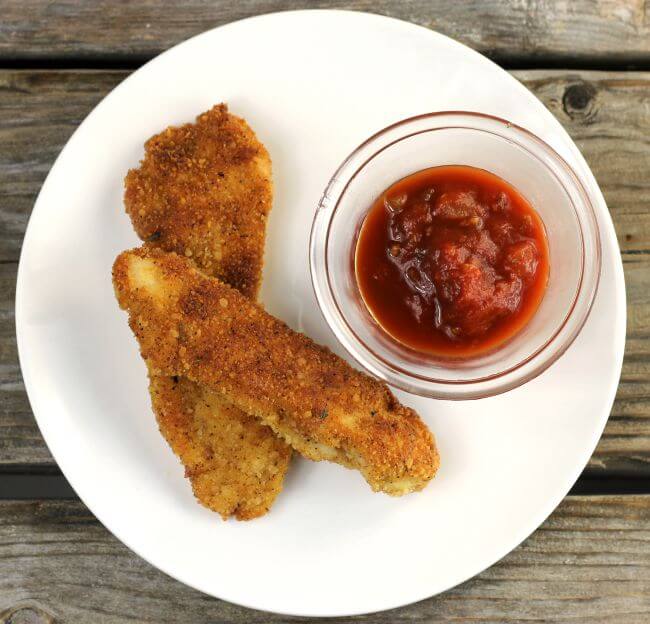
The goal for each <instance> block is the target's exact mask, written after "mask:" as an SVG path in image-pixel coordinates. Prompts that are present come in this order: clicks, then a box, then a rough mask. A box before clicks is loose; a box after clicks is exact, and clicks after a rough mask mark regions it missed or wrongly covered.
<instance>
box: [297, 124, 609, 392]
mask: <svg viewBox="0 0 650 624" xmlns="http://www.w3.org/2000/svg"><path fill="white" fill-rule="evenodd" d="M440 165H468V166H472V167H478V168H480V169H486V170H487V171H490V172H492V173H494V174H496V175H497V176H499V177H501V178H503V179H504V180H506V181H507V182H509V183H510V184H512V185H513V186H514V187H515V188H516V189H517V190H518V191H519V192H520V193H522V195H524V197H526V198H527V199H528V201H529V202H530V203H531V204H532V205H533V207H534V208H535V209H536V210H537V212H538V213H539V215H540V216H541V218H542V220H543V221H544V225H545V227H546V234H547V237H548V244H549V256H550V273H549V281H548V286H547V290H546V294H545V295H544V298H543V300H542V302H541V304H540V306H539V308H538V310H537V312H536V313H535V315H534V316H533V318H532V319H531V320H530V321H529V322H528V324H527V325H525V326H524V327H523V328H522V329H521V330H520V331H519V332H518V333H517V334H516V335H515V336H513V337H512V338H510V340H508V341H507V342H506V343H504V344H502V345H501V346H500V347H499V348H498V349H496V350H494V351H491V352H488V353H484V354H480V355H477V356H475V357H471V358H466V359H452V358H445V357H439V356H433V355H428V354H424V353H421V352H418V351H414V350H412V349H409V348H408V347H406V346H404V345H402V344H400V343H399V342H397V341H396V340H395V339H393V338H392V337H391V336H389V335H388V334H387V333H386V332H385V331H384V330H383V329H382V328H381V327H380V326H379V325H378V324H377V322H376V321H375V320H374V318H373V317H372V315H371V314H370V313H369V312H368V310H367V308H366V306H365V304H364V302H363V300H362V298H361V294H360V292H359V288H358V286H357V281H356V276H355V272H354V254H355V247H356V242H357V237H358V234H359V230H360V228H361V225H362V223H363V220H364V218H365V216H366V214H367V212H368V210H369V209H370V207H371V206H372V204H373V202H374V200H375V199H376V198H377V197H378V196H379V195H380V194H381V193H382V192H383V191H384V190H385V189H386V188H388V187H389V186H390V185H391V184H393V183H394V182H396V181H397V180H400V179H401V178H404V177H406V176H407V175H409V174H412V173H415V172H416V171H420V170H422V169H427V168H429V167H435V166H440ZM600 266H601V249H600V236H599V232H598V224H597V221H596V216H595V214H594V209H593V206H592V202H591V198H590V197H589V194H588V193H587V191H586V190H585V188H584V186H583V184H582V183H581V181H580V179H579V178H578V176H577V175H576V174H575V172H574V171H573V170H572V169H571V167H570V166H569V165H568V164H567V163H566V162H565V161H564V160H563V159H562V158H561V157H560V156H559V155H558V154H557V153H556V152H555V151H554V150H553V149H551V148H550V147H549V146H548V145H547V144H546V143H544V142H543V141H542V140H541V139H539V138H538V137H536V136H535V135H533V134H532V133H530V132H528V131H527V130H525V129H523V128H520V127H518V126H516V125H514V124H512V123H510V122H508V121H506V120H503V119H499V118H496V117H491V116H488V115H483V114H479V113H468V112H440V113H431V114H426V115H420V116H418V117H412V118H410V119H406V120H404V121H400V122H398V123H395V124H393V125H391V126H389V127H387V128H385V129H384V130H381V131H380V132H378V133H377V134H375V135H374V136H372V137H370V138H369V139H368V140H367V141H365V142H364V143H362V144H361V145H360V146H359V147H358V148H357V149H356V150H354V152H352V154H350V156H348V158H346V159H345V161H344V162H343V164H342V165H341V166H340V167H339V168H338V170H337V171H336V173H335V174H334V176H333V177H332V179H331V180H330V182H329V184H328V185H327V188H326V189H325V192H324V193H323V196H322V198H321V200H320V203H319V205H318V209H317V211H316V216H315V218H314V222H313V225H312V231H311V239H310V268H311V277H312V282H313V286H314V291H315V293H316V298H317V300H318V304H319V306H320V308H321V311H322V312H323V315H324V316H325V319H326V321H327V323H328V324H329V326H330V327H331V329H332V331H333V332H334V334H335V335H336V337H337V338H338V340H339V341H340V342H341V344H342V345H343V346H344V347H345V349H346V350H347V351H348V352H349V353H350V355H351V356H352V357H353V358H354V359H355V360H356V361H357V362H358V363H359V364H360V365H361V366H362V367H364V368H365V369H366V370H368V371H369V372H370V373H371V374H373V375H375V376H377V377H379V378H381V379H383V380H385V381H386V382H388V383H389V384H391V385H393V386H397V387H398V388H402V389H404V390H407V391H409V392H412V393H414V394H419V395H423V396H428V397H434V398H441V399H475V398H481V397H486V396H491V395H495V394H499V393H501V392H505V391H507V390H511V389H512V388H515V387H517V386H520V385H521V384H523V383H525V382H527V381H529V380H530V379H532V378H534V377H536V376H537V375H539V374H540V373H541V372H543V371H544V370H546V369H547V368H548V367H549V366H550V365H551V364H552V363H553V362H555V361H556V360H557V359H558V358H559V357H560V356H561V355H562V354H563V353H564V352H565V351H566V350H567V348H568V347H569V346H570V345H571V343H572V342H573V341H574V340H575V338H576V336H577V335H578V334H579V332H580V330H581V329H582V327H583V325H584V323H585V321H586V320H587V317H588V315H589V312H590V310H591V306H592V303H593V300H594V296H595V294H596V289H597V287H598V280H599V277H600Z"/></svg>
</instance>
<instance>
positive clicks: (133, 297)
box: [113, 248, 439, 496]
mask: <svg viewBox="0 0 650 624" xmlns="http://www.w3.org/2000/svg"><path fill="white" fill-rule="evenodd" d="M113 284H114V287H115V293H116V296H117V299H118V301H119V304H120V306H121V307H122V308H123V309H124V310H126V311H127V312H128V313H129V324H130V326H131V329H132V330H133V332H134V334H135V335H136V338H137V339H138V342H139V344H140V350H141V353H142V356H143V358H144V359H145V361H146V362H147V364H148V366H149V369H150V371H152V372H153V373H154V374H161V375H180V376H185V377H187V378H189V379H191V380H192V381H194V382H195V383H198V384H200V385H202V386H205V387H207V388H209V389H210V390H212V391H214V392H216V393H218V394H220V395H221V396H223V397H224V398H225V399H226V400H227V401H229V402H231V403H232V404H233V405H235V406H236V407H238V408H239V409H241V410H243V411H245V412H246V413H248V414H251V415H253V416H255V417H257V418H259V419H260V420H261V421H262V422H263V423H264V424H266V425H268V426H269V427H271V429H273V431H275V432H276V434H278V435H279V436H281V437H282V438H284V439H285V440H286V441H287V442H288V443H289V444H290V445H291V446H293V448H294V449H296V450H297V451H298V452H300V453H301V454H302V455H304V456H305V457H307V458H309V459H312V460H317V461H318V460H329V461H333V462H337V463H339V464H342V465H344V466H347V467H349V468H356V469H357V470H359V471H360V472H361V473H362V474H363V476H364V477H365V479H366V480H367V481H368V483H369V484H370V486H371V487H372V489H373V490H375V491H382V492H386V493H388V494H391V495H395V496H398V495H401V494H405V493H407V492H412V491H416V490H420V489H422V488H423V487H424V486H425V485H426V484H427V482H428V481H429V480H430V479H431V478H432V477H433V476H434V474H435V472H436V470H437V468H438V464H439V457H438V452H437V449H436V446H435V442H434V439H433V436H432V435H431V432H430V431H429V430H428V429H427V427H426V426H425V425H424V423H423V422H422V421H421V420H420V418H419V417H418V415H417V414H416V413H415V412H414V411H413V410H412V409H410V408H407V407H405V406H403V405H401V404H400V403H399V402H398V401H397V400H396V399H395V397H394V396H393V395H392V393H391V392H390V391H389V390H388V388H387V387H386V385H385V384H383V383H380V382H378V381H377V380H375V379H372V378H370V377H368V376H367V375H364V374H363V373H361V372H359V371H357V370H355V369H353V368H352V367H350V366H349V365H348V364H347V363H346V362H345V361H344V360H342V359H341V358H339V357H337V356H336V355H334V354H333V353H332V352H331V351H329V350H328V349H326V348H325V347H322V346H319V345H317V344H315V343H314V342H313V341H311V340H310V339H309V338H307V337H306V336H304V335H303V334H300V333H296V332H294V331H292V330H291V329H290V328H289V327H287V326H286V325H285V324H284V323H282V322H281V321H279V320H277V319H276V318H274V317H272V316H271V315H269V314H268V313H266V312H265V311H264V310H263V309H262V308H261V307H260V306H259V305H257V304H255V303H253V302H251V301H249V300H248V299H246V298H245V297H243V296H242V295H241V293H239V292H237V291H236V290H234V289H232V288H230V287H229V286H228V285H226V284H224V283H223V282H221V281H219V280H217V279H211V278H208V277H206V276H205V275H203V274H202V273H200V272H199V271H197V270H196V269H195V268H194V267H193V265H192V264H191V262H189V261H188V260H187V259H186V258H182V257H179V256H177V255H175V254H167V253H164V252H161V251H160V250H156V249H146V248H141V249H135V250H131V251H126V252H123V253H122V254H120V255H119V256H118V258H117V259H116V261H115V264H114V265H113Z"/></svg>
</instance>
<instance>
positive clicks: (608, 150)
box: [0, 70, 650, 476]
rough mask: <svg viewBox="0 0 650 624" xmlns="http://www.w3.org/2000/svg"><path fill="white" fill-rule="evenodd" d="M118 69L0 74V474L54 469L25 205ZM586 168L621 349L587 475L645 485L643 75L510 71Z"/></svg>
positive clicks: (647, 123) (649, 166)
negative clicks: (617, 258) (43, 413)
mask: <svg viewBox="0 0 650 624" xmlns="http://www.w3.org/2000/svg"><path fill="white" fill-rule="evenodd" d="M126 75H127V73H126V72H121V71H84V72H81V71H29V70H22V71H18V70H13V71H7V70H5V71H0V119H2V120H3V123H2V124H0V285H1V286H2V288H1V290H0V431H2V435H0V470H1V469H5V470H7V469H12V470H17V469H18V468H25V469H43V468H47V467H51V466H52V465H53V462H52V459H51V457H50V455H49V453H48V451H47V449H46V448H45V445H44V443H43V441H42V439H41V438H40V434H39V433H38V430H37V428H36V425H35V423H34V420H33V417H32V416H31V412H30V409H29V404H28V402H27V398H26V396H25V392H24V388H23V386H22V382H21V378H20V372H19V369H18V362H17V357H16V345H15V337H14V318H13V299H14V294H13V287H14V280H15V272H16V266H17V265H16V261H17V259H18V255H19V251H20V246H21V243H22V236H23V232H24V229H25V225H26V222H27V218H28V216H29V214H30V211H31V208H32V205H33V202H34V199H35V197H36V194H37V192H38V190H39V188H40V185H41V184H42V182H43V179H44V177H45V175H46V173H47V171H48V169H49V167H50V166H51V164H52V162H53V160H54V158H55V157H56V155H57V154H58V152H59V150H60V149H61V148H62V146H63V144H64V143H65V141H66V140H67V138H68V137H69V135H70V134H71V133H72V132H73V130H74V129H75V128H76V126H77V125H78V124H79V123H80V121H81V120H82V119H83V117H84V116H85V115H86V114H87V113H88V112H89V110H90V109H91V108H92V107H93V106H94V104H95V103H97V102H98V101H99V100H100V99H101V98H102V97H103V96H104V95H105V94H106V93H107V91H109V90H110V89H111V88H112V87H113V86H114V85H115V84H117V83H118V82H119V81H120V80H122V79H123V78H124V77H125V76H126ZM514 75H515V76H516V77H517V78H519V79H520V80H522V81H523V82H524V84H526V85H527V86H528V87H529V88H530V89H531V90H532V91H533V92H534V93H536V94H537V96H538V97H540V98H541V99H542V101H543V102H544V103H545V104H546V105H547V106H548V107H549V109H550V110H551V111H552V112H553V113H554V114H555V115H556V116H557V118H558V119H559V120H560V122H561V123H562V124H563V125H564V126H565V127H566V128H567V130H568V131H569V133H570V134H571V135H572V136H573V138H574V139H575V140H576V142H577V144H578V146H579V147H580V149H581V150H582V152H583V154H584V155H585V157H586V159H587V161H588V162H589V164H590V165H591V167H592V169H593V171H594V173H595V175H596V178H597V179H598V181H599V183H600V185H601V188H602V189H603V192H604V193H605V196H606V199H607V201H608V204H609V208H610V210H611V213H612V216H613V218H614V222H615V225H616V230H617V233H618V238H619V242H620V244H621V248H622V251H623V262H624V267H625V275H626V282H627V295H628V304H629V317H628V342H627V353H626V358H625V364H624V368H623V375H622V380H621V385H620V388H619V391H618V396H617V400H616V403H615V405H614V409H613V412H612V417H611V418H610V421H609V423H608V425H607V429H606V431H605V434H604V436H603V438H602V440H601V442H600V444H599V446H598V449H597V451H596V453H595V454H594V457H593V458H592V460H591V462H590V464H589V469H590V470H591V471H592V472H598V471H604V472H607V473H609V474H623V475H627V474H637V475H646V476H650V210H649V209H648V206H650V176H648V172H649V171H650V73H637V72H625V73H617V72H563V71H519V72H514Z"/></svg>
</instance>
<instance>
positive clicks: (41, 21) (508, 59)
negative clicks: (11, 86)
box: [0, 0, 650, 67]
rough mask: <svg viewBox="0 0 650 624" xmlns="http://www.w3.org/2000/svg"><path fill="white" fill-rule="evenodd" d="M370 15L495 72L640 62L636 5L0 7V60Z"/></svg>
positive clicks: (644, 54)
mask: <svg viewBox="0 0 650 624" xmlns="http://www.w3.org/2000/svg"><path fill="white" fill-rule="evenodd" d="M308 8H336V9H352V10H357V11H370V12H373V13H379V14H382V15H388V16H390V17H396V18H399V19H402V20H406V21H410V22H413V23H415V24H419V25H421V26H424V27H426V28H432V29H435V30H437V31H439V32H441V33H444V34H446V35H450V36H451V37H454V38H455V39H458V40H459V41H462V42H463V43H466V44H467V45H469V46H471V47H472V48H474V49H476V50H479V51H480V52H483V53H485V54H487V55H488V56H491V57H492V58H493V59H495V60H497V61H500V62H502V63H517V64H519V65H520V66H521V64H524V63H527V64H529V65H530V64H533V63H537V64H540V63H542V62H543V63H546V64H548V63H555V64H556V65H557V64H559V63H564V64H565V66H575V64H576V63H590V64H595V63H599V64H601V65H602V66H603V67H612V66H613V65H614V64H629V63H637V64H638V63H647V62H648V60H649V59H650V27H649V23H648V12H647V10H646V3H645V1H644V0H572V1H571V2H567V1H566V0H525V1H524V0H516V1H514V0H513V1H510V2H504V1H503V0H457V1H455V2H446V1H445V0H408V1H407V2H395V1H394V0H241V1H239V2H232V1H228V0H216V1H215V0H186V1H185V2H183V4H182V5H181V6H176V5H170V4H169V3H168V2H165V0H131V1H130V2H113V1H111V0H89V1H87V2H77V1H75V0H54V1H52V0H4V1H3V4H2V15H1V17H0V20H1V26H0V58H1V59H5V60H14V61H15V60H23V61H32V62H34V61H44V62H46V63H48V64H49V65H48V66H51V64H52V63H53V62H55V61H59V62H60V61H61V60H69V61H71V62H74V63H76V64H77V66H81V65H80V64H82V63H88V62H92V61H101V62H104V63H110V62H112V63H115V62H126V63H134V62H135V63H137V62H142V61H144V60H146V59H148V58H151V57H152V56H155V55H156V54H158V53H159V52H161V51H162V50H165V49H167V48H168V47H170V46H172V45H174V44H176V43H178V42H180V41H183V40H184V39H187V38H188V37H191V36H192V35H195V34H197V33H200V32H203V31H205V30H208V29H210V28H214V27H215V26H220V25H222V24H226V23H228V22H231V21H234V20H238V19H242V18H245V17H250V16H253V15H260V14H264V13H271V12H275V11H286V10H291V9H308Z"/></svg>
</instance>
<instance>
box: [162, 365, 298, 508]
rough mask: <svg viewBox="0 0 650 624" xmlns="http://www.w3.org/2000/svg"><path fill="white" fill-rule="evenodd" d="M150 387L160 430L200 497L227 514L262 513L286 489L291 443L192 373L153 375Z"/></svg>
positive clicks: (210, 506) (199, 498) (205, 503)
mask: <svg viewBox="0 0 650 624" xmlns="http://www.w3.org/2000/svg"><path fill="white" fill-rule="evenodd" d="M149 392H150V393H151V402H152V405H153V408H154V411H155V413H156V418H157V419H158V424H159V426H160V431H161V432H162V434H163V436H164V437H165V439H166V440H167V442H168V443H169V445H170V446H171V447H172V448H173V449H174V452H175V453H176V454H177V455H178V456H179V458H180V459H181V461H182V462H183V465H184V466H185V476H187V477H188V478H189V479H190V481H191V483H192V489H193V491H194V495H195V496H196V498H197V499H198V500H199V501H200V502H201V503H202V504H203V505H205V506H206V507H208V508H209V509H212V510H214V511H217V512H219V513H220V514H221V516H223V518H224V519H225V518H228V517H229V516H235V517H236V518H237V519H238V520H250V519H252V518H257V517H258V516H262V515H264V514H265V513H266V512H267V511H268V510H269V508H270V507H271V505H272V503H273V501H274V499H275V497H276V496H277V495H278V494H279V493H280V490H281V489H282V480H283V478H284V474H285V472H286V470H287V465H288V462H289V459H290V457H291V449H290V447H289V446H287V445H286V444H285V443H284V442H283V441H282V440H280V439H279V438H277V437H276V436H275V435H274V434H273V432H272V431H271V430H270V429H269V428H268V427H266V426H265V425H263V424H262V423H261V422H259V421H258V420H257V419H255V418H253V417H252V416H249V415H247V414H245V413H243V412H242V411H241V410H239V409H237V408H236V407H234V406H232V405H230V404H229V403H227V402H226V401H224V399H223V398H222V397H221V396H220V395H219V394H217V393H215V392H212V391H211V390H209V389H207V388H206V387H204V386H200V385H198V384H195V383H194V382H192V381H190V380H189V379H185V378H183V377H162V376H158V375H155V376H152V377H151V378H150V384H149Z"/></svg>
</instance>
